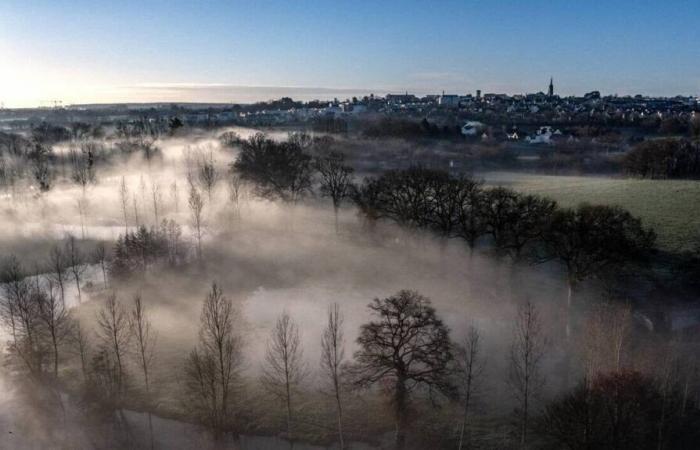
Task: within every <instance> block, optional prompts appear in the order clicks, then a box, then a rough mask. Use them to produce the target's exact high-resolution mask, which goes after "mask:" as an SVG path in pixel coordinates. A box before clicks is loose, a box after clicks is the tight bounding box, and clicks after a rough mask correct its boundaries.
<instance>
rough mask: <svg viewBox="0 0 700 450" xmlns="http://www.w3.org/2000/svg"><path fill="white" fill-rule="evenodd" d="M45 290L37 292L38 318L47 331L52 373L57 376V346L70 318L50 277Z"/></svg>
mask: <svg viewBox="0 0 700 450" xmlns="http://www.w3.org/2000/svg"><path fill="white" fill-rule="evenodd" d="M47 284H48V286H47V288H46V292H44V291H43V290H41V291H40V292H37V300H38V306H39V318H40V319H41V321H42V322H43V325H44V328H45V330H46V332H47V333H48V338H49V341H50V345H51V350H52V353H53V374H54V377H55V378H58V361H59V347H60V346H62V345H63V343H64V341H65V340H66V338H67V337H68V336H69V332H70V318H69V316H68V311H67V310H66V305H65V303H64V302H63V300H62V299H61V298H60V297H59V296H57V295H56V289H55V287H54V284H53V281H52V280H51V278H49V279H48V280H47Z"/></svg>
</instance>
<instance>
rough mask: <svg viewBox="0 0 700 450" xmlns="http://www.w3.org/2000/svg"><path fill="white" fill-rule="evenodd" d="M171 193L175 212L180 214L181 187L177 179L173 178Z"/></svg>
mask: <svg viewBox="0 0 700 450" xmlns="http://www.w3.org/2000/svg"><path fill="white" fill-rule="evenodd" d="M170 195H171V196H172V197H173V207H174V209H175V214H178V213H179V212H180V194H179V188H178V187H177V180H173V184H171V185H170Z"/></svg>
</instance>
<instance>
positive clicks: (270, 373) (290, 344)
mask: <svg viewBox="0 0 700 450" xmlns="http://www.w3.org/2000/svg"><path fill="white" fill-rule="evenodd" d="M303 357H304V350H303V348H302V347H301V338H300V336H299V328H298V327H297V325H296V324H295V323H294V321H293V320H292V318H291V317H290V316H289V314H287V312H286V311H285V312H284V313H282V315H281V316H280V317H279V318H278V319H277V323H276V324H275V327H274V328H273V329H272V333H271V335H270V340H269V341H268V344H267V352H266V353H265V365H264V366H263V376H262V382H263V385H264V386H265V388H266V389H268V390H269V391H270V392H271V393H272V394H273V395H275V396H276V397H278V398H279V399H281V400H283V401H284V404H285V409H286V413H287V439H289V440H292V439H293V435H292V424H293V421H294V409H293V404H292V394H294V391H295V390H296V389H298V388H299V385H300V384H301V382H302V380H303V379H304V377H305V376H306V364H305V363H304V358H303Z"/></svg>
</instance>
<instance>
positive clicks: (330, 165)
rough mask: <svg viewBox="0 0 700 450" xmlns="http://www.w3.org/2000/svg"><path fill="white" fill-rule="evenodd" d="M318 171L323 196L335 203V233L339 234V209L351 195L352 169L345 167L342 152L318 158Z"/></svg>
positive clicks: (330, 153)
mask: <svg viewBox="0 0 700 450" xmlns="http://www.w3.org/2000/svg"><path fill="white" fill-rule="evenodd" d="M315 163H316V169H317V170H318V173H319V174H320V175H321V194H322V195H323V196H325V197H330V198H331V200H332V201H333V213H334V214H335V231H336V233H337V232H338V209H339V208H340V203H341V202H342V201H343V200H344V199H345V198H346V197H347V196H348V195H349V194H350V183H351V181H352V172H353V169H352V167H348V166H346V165H345V155H343V154H342V153H340V152H329V153H328V154H325V155H323V156H319V157H316V159H315Z"/></svg>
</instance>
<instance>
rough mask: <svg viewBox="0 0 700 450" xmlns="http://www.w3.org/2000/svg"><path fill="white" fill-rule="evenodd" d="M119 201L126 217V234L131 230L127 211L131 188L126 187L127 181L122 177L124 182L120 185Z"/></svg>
mask: <svg viewBox="0 0 700 450" xmlns="http://www.w3.org/2000/svg"><path fill="white" fill-rule="evenodd" d="M119 200H120V202H121V207H122V215H123V216H124V232H126V231H128V229H129V220H128V215H127V209H128V207H129V188H127V187H126V179H125V178H124V177H122V182H121V183H120V184H119Z"/></svg>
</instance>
